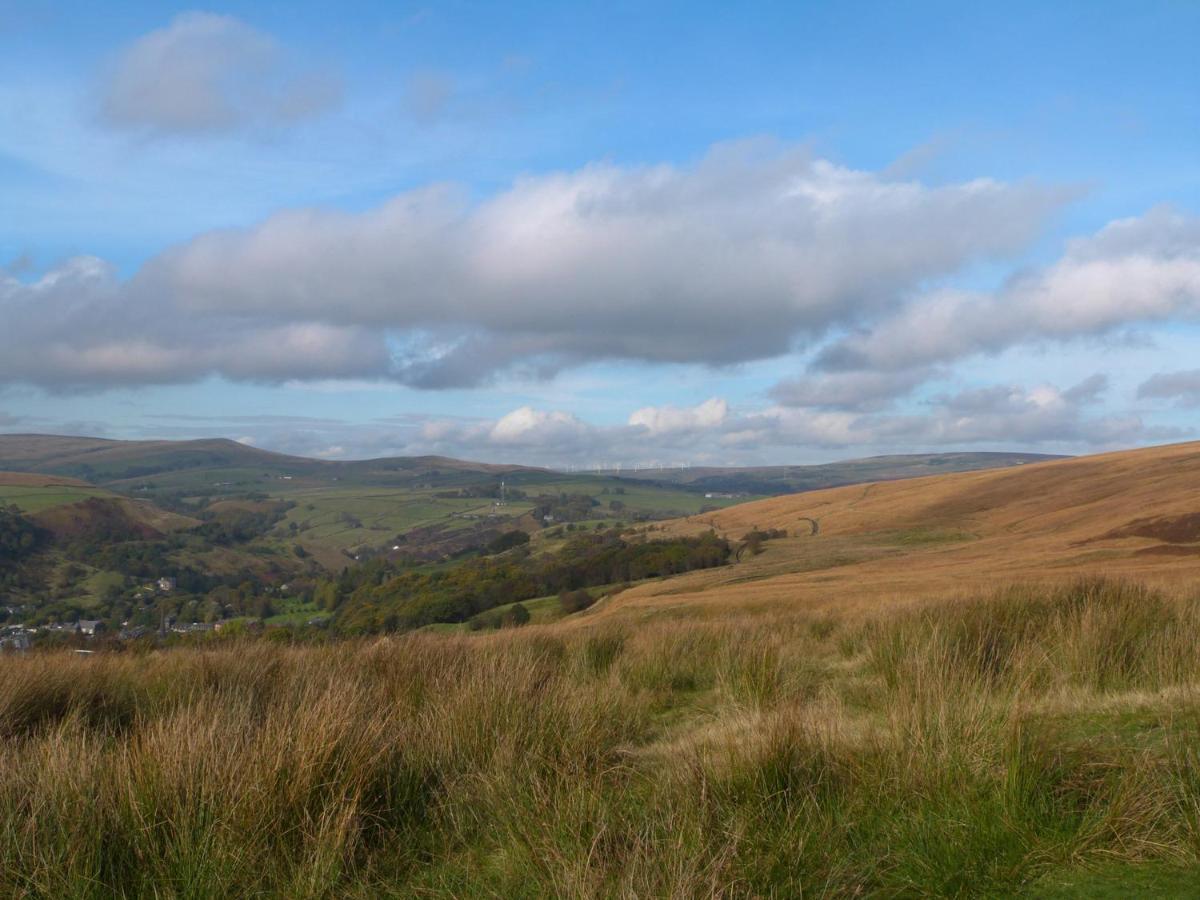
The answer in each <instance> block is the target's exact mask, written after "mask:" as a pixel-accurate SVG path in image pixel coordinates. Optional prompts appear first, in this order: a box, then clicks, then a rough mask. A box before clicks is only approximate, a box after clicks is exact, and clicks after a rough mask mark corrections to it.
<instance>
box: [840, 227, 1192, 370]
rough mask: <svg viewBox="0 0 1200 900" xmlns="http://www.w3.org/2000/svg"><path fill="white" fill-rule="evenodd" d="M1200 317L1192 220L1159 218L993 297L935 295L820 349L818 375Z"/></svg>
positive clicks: (1111, 234)
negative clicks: (828, 370)
mask: <svg viewBox="0 0 1200 900" xmlns="http://www.w3.org/2000/svg"><path fill="white" fill-rule="evenodd" d="M1198 316H1200V220H1198V219H1196V218H1193V217H1191V216H1187V215H1184V214H1183V213H1179V212H1175V211H1172V210H1170V209H1166V208H1158V209H1155V210H1152V211H1150V212H1149V213H1147V214H1146V215H1144V216H1142V217H1140V218H1134V219H1122V220H1119V221H1115V222H1112V223H1110V224H1109V225H1107V226H1106V227H1105V228H1103V229H1102V230H1101V231H1100V232H1098V233H1097V234H1095V235H1093V236H1091V237H1087V238H1080V239H1077V240H1074V241H1072V242H1071V243H1070V244H1069V245H1068V247H1067V252H1066V254H1065V255H1064V256H1063V257H1062V259H1060V260H1059V261H1058V262H1056V263H1055V264H1053V265H1051V266H1049V267H1048V268H1045V269H1042V270H1038V271H1034V272H1029V273H1024V274H1021V275H1019V276H1017V277H1014V278H1013V279H1011V280H1010V281H1009V283H1008V284H1006V285H1005V286H1004V287H1003V288H1002V289H1001V290H999V291H997V292H995V293H992V294H984V293H970V292H964V291H952V290H948V291H941V292H938V293H935V294H933V295H931V296H927V297H925V298H922V299H921V300H919V301H918V302H915V303H913V304H911V305H909V306H907V307H906V308H904V309H903V310H901V311H900V312H899V313H898V314H896V315H895V316H893V317H891V318H889V319H885V320H884V321H883V322H881V323H880V324H879V325H878V326H876V327H873V328H868V329H865V330H864V331H862V332H861V333H858V334H854V335H852V336H850V337H848V338H846V339H844V340H842V341H840V342H838V343H835V344H834V345H832V346H830V347H828V348H826V349H825V350H824V351H823V352H822V354H821V356H820V358H819V360H818V366H820V367H822V368H825V369H834V370H836V369H875V370H878V369H884V370H896V369H904V368H908V367H916V366H926V365H929V364H931V363H937V362H948V361H951V360H954V359H958V358H961V357H964V356H968V355H971V354H974V353H981V352H998V351H1000V350H1003V349H1004V348H1006V347H1009V346H1012V345H1014V344H1018V343H1021V342H1025V341H1037V340H1044V339H1055V340H1064V339H1070V338H1075V337H1080V336H1087V335H1099V334H1105V333H1107V332H1110V331H1112V330H1114V329H1117V328H1120V327H1123V326H1128V325H1131V324H1138V323H1146V322H1163V321H1169V320H1172V319H1185V320H1195V319H1196V318H1197V317H1198Z"/></svg>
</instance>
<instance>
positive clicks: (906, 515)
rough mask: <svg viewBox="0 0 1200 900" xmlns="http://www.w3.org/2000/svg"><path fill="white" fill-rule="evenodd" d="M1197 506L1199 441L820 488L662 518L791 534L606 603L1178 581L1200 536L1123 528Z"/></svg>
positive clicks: (893, 600)
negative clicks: (1182, 537) (812, 526)
mask: <svg viewBox="0 0 1200 900" xmlns="http://www.w3.org/2000/svg"><path fill="white" fill-rule="evenodd" d="M1196 514H1200V444H1198V443H1187V444H1175V445H1170V446H1166V447H1153V448H1149V449H1143V450H1133V451H1125V452H1121V453H1109V454H1103V455H1098V456H1090V457H1081V458H1078V459H1065V460H1056V461H1052V462H1046V463H1038V464H1033V465H1026V466H1020V467H1014V468H1010V469H1000V470H988V471H982V472H965V473H957V474H950V475H937V476H930V477H927V478H915V479H909V480H904V481H893V482H882V483H878V484H870V485H854V486H850V487H843V488H834V489H831V490H822V491H811V492H808V493H803V494H794V495H790V496H785V497H775V498H771V499H768V500H761V501H757V502H754V503H746V504H742V505H739V506H734V507H730V508H728V509H725V510H721V511H719V512H713V513H705V514H703V515H699V516H693V517H690V518H687V519H680V520H676V521H674V522H670V523H665V524H661V525H655V526H651V528H652V529H653V530H652V531H648V534H649V535H650V536H652V537H653V536H660V535H662V534H664V533H666V534H695V533H699V532H701V531H706V530H708V529H714V530H716V531H717V532H718V533H719V534H721V535H722V536H725V537H728V538H730V539H733V540H737V539H740V538H741V536H742V535H744V534H746V533H747V532H748V531H750V530H751V529H754V528H759V529H767V528H779V529H785V530H787V531H788V532H789V534H790V535H792V536H791V537H788V538H787V539H784V540H776V541H771V542H769V543H768V544H767V552H766V553H764V554H763V555H762V556H755V557H751V556H747V557H745V558H744V559H743V561H742V562H740V563H738V564H737V565H735V566H732V567H730V568H727V569H720V570H710V571H705V572H697V573H692V574H690V575H688V576H685V577H682V578H677V579H671V580H670V581H668V582H660V583H652V584H647V585H641V586H638V587H637V588H634V589H632V590H629V591H626V592H624V593H623V594H621V595H620V596H619V597H617V598H614V602H613V603H611V604H608V605H607V606H606V608H605V612H606V614H608V615H613V616H618V617H620V616H630V617H635V618H636V617H639V616H642V615H645V614H647V613H652V612H659V611H671V610H689V611H691V612H693V613H695V614H697V615H706V614H709V613H706V612H705V610H706V609H709V608H711V609H712V614H715V615H722V614H724V613H725V612H726V611H728V610H729V609H731V608H739V609H747V610H760V611H764V612H769V611H770V610H776V611H778V610H792V611H803V612H805V613H813V612H815V611H820V610H837V611H838V612H839V613H843V612H846V611H847V608H848V607H855V608H859V609H860V611H861V612H863V613H864V614H871V613H872V612H874V611H875V610H876V609H878V608H879V607H880V606H881V605H885V606H895V605H902V604H908V603H912V602H915V601H924V600H929V599H931V598H951V597H956V596H963V595H969V594H978V593H982V592H987V591H989V590H991V588H992V587H993V586H994V585H996V584H1004V583H1008V582H1012V581H1025V582H1028V581H1033V580H1041V581H1045V582H1046V583H1048V584H1063V583H1067V582H1070V581H1071V580H1073V579H1075V578H1078V577H1080V576H1081V575H1102V576H1108V577H1113V578H1132V579H1136V580H1138V581H1141V582H1145V583H1147V584H1151V585H1155V586H1158V587H1162V588H1164V589H1166V590H1176V589H1178V588H1180V587H1182V586H1185V585H1187V584H1189V583H1191V582H1192V581H1193V580H1194V579H1195V578H1196V577H1197V576H1200V542H1194V543H1193V542H1187V541H1184V542H1172V541H1171V540H1164V539H1161V538H1155V537H1137V536H1124V537H1121V536H1115V535H1114V534H1113V532H1115V531H1118V530H1120V529H1121V528H1122V527H1123V526H1128V525H1129V524H1130V523H1132V522H1137V521H1139V520H1144V519H1147V518H1150V519H1152V520H1155V521H1161V522H1164V523H1166V524H1167V525H1169V524H1170V523H1171V522H1173V521H1176V520H1184V519H1186V517H1189V516H1193V515H1196ZM803 517H812V518H816V519H818V520H819V521H820V533H819V534H817V535H810V534H808V531H809V527H808V525H807V523H805V522H804V521H802V519H803ZM1169 531H1170V529H1165V533H1168V536H1169Z"/></svg>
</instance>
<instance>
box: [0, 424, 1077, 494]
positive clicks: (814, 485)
mask: <svg viewBox="0 0 1200 900" xmlns="http://www.w3.org/2000/svg"><path fill="white" fill-rule="evenodd" d="M1059 458H1061V457H1055V456H1048V455H1045V454H1038V453H923V454H911V455H904V456H876V457H870V458H868V459H855V460H847V461H845V462H835V463H826V464H822V465H810V466H755V467H745V468H705V467H699V468H687V469H654V470H641V471H630V470H625V471H621V472H618V473H612V472H605V473H593V474H590V475H583V476H582V477H583V478H585V479H586V478H590V477H598V478H603V479H605V480H606V481H608V480H610V479H612V478H614V477H616V478H619V479H626V480H634V481H638V482H643V483H645V482H649V483H651V484H654V485H657V486H661V487H665V488H670V489H674V490H680V489H683V490H686V491H689V492H692V493H725V494H736V495H758V496H773V495H778V494H790V493H795V492H797V491H809V490H816V489H820V488H827V487H837V486H839V485H845V484H861V483H863V482H868V481H891V480H895V479H900V478H916V477H921V476H924V475H931V474H937V473H944V472H964V471H974V470H978V469H990V468H1004V467H1009V466H1017V465H1025V464H1028V463H1033V462H1044V461H1046V460H1049V459H1059ZM0 470H8V471H13V472H37V473H42V474H49V475H59V476H65V477H70V478H77V479H82V480H83V481H86V482H89V483H91V484H95V485H102V486H105V487H110V488H112V489H114V490H117V491H121V492H123V493H134V492H136V491H137V490H139V489H154V490H178V491H188V490H194V491H198V492H208V493H212V492H213V490H214V489H216V492H217V493H235V492H239V491H246V490H259V489H265V488H264V484H265V483H278V482H280V481H286V482H288V483H289V487H295V488H301V487H319V486H329V485H334V484H340V485H341V486H343V487H424V488H433V487H439V488H443V487H462V486H467V485H471V484H478V483H481V482H493V481H495V479H496V478H497V477H500V476H505V477H506V478H507V480H509V482H510V483H511V484H514V485H531V484H534V485H536V484H544V483H551V482H557V481H562V480H563V479H564V476H563V474H562V473H559V472H552V471H550V470H547V469H541V468H537V467H534V466H519V465H497V464H493V463H481V462H471V461H466V460H460V459H451V458H448V457H443V456H407V457H385V458H381V459H365V460H321V459H310V458H307V457H302V456H289V455H286V454H283V453H274V452H271V451H268V450H260V449H258V448H257V447H251V446H248V445H246V444H240V443H238V442H237V441H231V440H228V439H225V438H206V439H201V440H187V441H165V440H156V441H117V440H106V439H103V438H90V437H68V436H60V435H44V434H8V435H0ZM580 477H581V476H580V475H575V476H572V479H578V478H580Z"/></svg>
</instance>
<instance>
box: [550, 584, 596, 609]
mask: <svg viewBox="0 0 1200 900" xmlns="http://www.w3.org/2000/svg"><path fill="white" fill-rule="evenodd" d="M595 602H596V598H595V597H593V596H592V595H591V592H589V591H585V590H583V589H582V588H580V589H579V590H577V591H563V592H562V593H561V594H559V595H558V605H559V607H560V608H561V609H562V611H563V612H564V613H566V614H567V615H570V614H571V613H577V612H580V611H582V610H585V609H587V608H588V607H589V606H591V605H592V604H593V603H595Z"/></svg>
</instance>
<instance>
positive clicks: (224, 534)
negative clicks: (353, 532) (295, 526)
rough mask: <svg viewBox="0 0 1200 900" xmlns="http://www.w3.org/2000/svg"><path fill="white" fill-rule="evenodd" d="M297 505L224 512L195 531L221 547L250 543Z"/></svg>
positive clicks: (285, 503)
mask: <svg viewBox="0 0 1200 900" xmlns="http://www.w3.org/2000/svg"><path fill="white" fill-rule="evenodd" d="M295 506H296V504H295V503H293V502H291V501H290V500H289V501H287V502H284V503H276V504H275V505H274V506H272V507H271V508H270V509H267V510H262V511H258V512H255V511H251V510H245V509H239V510H232V511H228V512H222V513H221V514H219V515H216V516H212V517H211V518H208V521H206V522H205V523H204V524H203V525H201V526H200V527H199V528H197V529H195V531H194V533H195V534H197V535H199V536H200V537H202V538H204V539H205V540H206V541H208V542H209V543H211V544H216V545H217V546H219V547H231V546H234V545H237V544H248V543H249V542H250V541H253V540H254V539H255V538H259V537H262V536H263V535H265V534H267V533H268V532H269V531H270V530H271V529H272V528H274V527H275V526H276V525H277V524H279V522H280V520H281V519H283V517H284V516H286V515H287V513H288V510H291V509H293V508H295ZM356 527H359V528H361V527H362V523H361V522H360V523H358V525H357V526H356Z"/></svg>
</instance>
